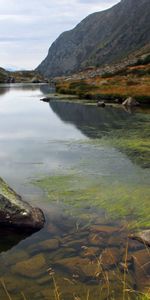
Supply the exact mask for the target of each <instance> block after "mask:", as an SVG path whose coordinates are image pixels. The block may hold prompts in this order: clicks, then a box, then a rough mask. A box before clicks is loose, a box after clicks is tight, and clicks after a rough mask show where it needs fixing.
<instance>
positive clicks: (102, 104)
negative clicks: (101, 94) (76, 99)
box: [97, 101, 106, 107]
mask: <svg viewBox="0 0 150 300" xmlns="http://www.w3.org/2000/svg"><path fill="white" fill-rule="evenodd" d="M105 106H106V104H105V102H104V101H98V102H97V107H105Z"/></svg>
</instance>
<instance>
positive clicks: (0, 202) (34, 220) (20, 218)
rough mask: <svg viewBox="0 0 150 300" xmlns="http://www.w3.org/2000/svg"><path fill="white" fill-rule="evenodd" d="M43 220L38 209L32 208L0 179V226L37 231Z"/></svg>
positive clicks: (41, 213) (42, 224)
mask: <svg viewBox="0 0 150 300" xmlns="http://www.w3.org/2000/svg"><path fill="white" fill-rule="evenodd" d="M44 222H45V218H44V215H43V212H42V211H41V210H40V209H39V208H33V207H32V206H30V205H29V204H28V203H27V202H24V201H23V200H22V198H21V197H20V196H19V195H18V194H17V193H16V192H15V191H14V190H12V189H11V188H10V187H9V186H8V185H7V184H6V182H4V181H3V179H1V178H0V225H4V226H10V227H12V226H15V227H18V228H24V229H31V230H38V229H41V228H42V227H43V226H44Z"/></svg>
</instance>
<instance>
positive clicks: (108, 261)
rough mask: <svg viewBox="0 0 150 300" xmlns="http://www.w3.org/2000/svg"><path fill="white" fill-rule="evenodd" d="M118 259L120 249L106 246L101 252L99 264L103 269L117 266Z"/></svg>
mask: <svg viewBox="0 0 150 300" xmlns="http://www.w3.org/2000/svg"><path fill="white" fill-rule="evenodd" d="M119 261H120V251H119V250H118V249H117V248H106V249H105V250H103V252H102V254H101V264H102V266H103V268H104V269H110V268H111V267H113V266H115V267H116V266H117V264H118V263H119Z"/></svg>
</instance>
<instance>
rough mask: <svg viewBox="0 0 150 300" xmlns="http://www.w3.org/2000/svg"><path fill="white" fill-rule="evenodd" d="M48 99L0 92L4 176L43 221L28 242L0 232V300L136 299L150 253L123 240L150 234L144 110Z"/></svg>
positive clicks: (30, 89) (148, 277)
mask: <svg viewBox="0 0 150 300" xmlns="http://www.w3.org/2000/svg"><path fill="white" fill-rule="evenodd" d="M53 92H54V91H53V90H51V88H50V87H48V86H46V85H3V86H2V85H1V86H0V176H1V177H2V178H3V179H4V180H6V181H7V182H8V183H9V185H10V186H11V187H13V188H14V189H15V190H16V191H17V192H18V193H19V194H21V196H22V197H23V199H25V200H27V201H28V202H30V203H31V204H32V205H34V206H39V207H41V208H42V209H43V211H44V213H45V216H46V224H45V227H44V229H42V230H41V231H40V232H37V233H35V234H33V235H30V236H29V235H28V234H22V233H21V232H14V231H13V230H11V231H10V230H8V229H5V230H4V229H3V228H1V229H0V235H1V245H0V279H1V284H0V299H2V300H5V299H13V300H18V299H19V300H20V299H28V300H29V299H31V300H34V299H39V300H40V299H41V300H43V299H50V300H53V299H55V300H62V299H64V300H71V299H72V300H80V299H83V300H84V299H89V300H99V299H102V300H103V299H115V300H120V299H124V300H125V299H137V294H138V293H140V292H141V293H142V292H145V291H146V292H147V290H148V288H149V285H150V273H149V270H150V265H149V263H150V256H149V254H148V251H147V249H145V246H143V245H142V244H140V243H139V242H136V241H132V240H129V239H128V234H129V232H130V231H134V230H135V229H137V228H150V218H149V216H150V206H149V192H150V190H149V178H150V177H149V175H150V169H149V152H148V151H149V120H150V119H149V112H150V111H149V110H148V109H145V110H143V111H142V110H139V111H137V112H131V111H125V110H124V109H123V108H121V107H120V108H114V107H107V108H105V109H102V108H97V107H96V106H94V105H89V104H81V103H80V102H79V101H78V102H74V103H71V102H70V101H62V100H59V98H57V99H56V97H55V98H53ZM47 93H51V95H52V96H51V97H52V100H51V101H50V103H44V102H42V101H40V99H41V98H42V97H43V95H45V94H47ZM126 252H128V257H126V255H125V253H126ZM137 261H138V263H137ZM145 266H146V267H145ZM9 297H10V298H9Z"/></svg>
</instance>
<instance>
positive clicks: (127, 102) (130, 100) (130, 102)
mask: <svg viewBox="0 0 150 300" xmlns="http://www.w3.org/2000/svg"><path fill="white" fill-rule="evenodd" d="M122 105H123V106H130V107H134V106H138V105H139V103H138V102H137V101H136V100H135V99H134V98H132V97H129V98H127V99H126V100H125V101H124V102H123V103H122Z"/></svg>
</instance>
